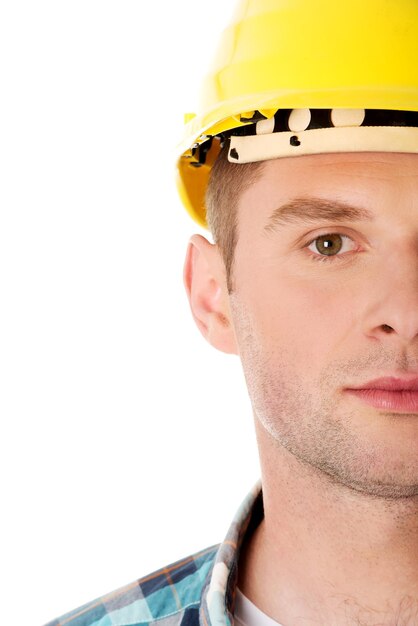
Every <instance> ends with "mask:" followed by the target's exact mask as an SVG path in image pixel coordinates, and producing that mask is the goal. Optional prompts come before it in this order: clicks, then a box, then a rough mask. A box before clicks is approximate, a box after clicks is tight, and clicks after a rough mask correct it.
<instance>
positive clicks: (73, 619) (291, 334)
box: [51, 0, 418, 626]
mask: <svg viewBox="0 0 418 626" xmlns="http://www.w3.org/2000/svg"><path fill="white" fill-rule="evenodd" d="M417 24H418V5H417V3H416V2H415V0H397V1H396V2H394V1H393V0H368V1H367V2H360V0H350V1H349V2H347V3H344V4H340V3H336V2H334V0H316V1H315V2H312V1H311V0H291V1H289V0H247V1H245V2H244V1H242V2H241V4H240V5H239V7H238V9H237V12H236V14H235V17H234V21H233V23H232V25H231V26H230V27H229V29H227V30H226V31H225V33H224V36H223V40H222V42H221V47H220V51H219V54H218V57H217V62H216V65H215V69H214V72H213V74H212V75H210V76H209V78H208V79H207V82H206V85H205V90H204V92H203V100H202V111H201V112H200V113H199V115H197V116H188V118H187V119H188V122H187V124H186V139H185V142H184V145H183V147H182V156H181V158H180V160H179V188H180V192H181V195H182V198H183V200H184V202H185V204H186V207H187V208H188V210H189V211H190V213H191V214H192V216H193V217H194V218H195V219H196V220H197V221H198V222H199V223H201V224H206V223H208V224H209V226H210V229H211V230H212V234H213V236H214V240H215V244H211V243H209V241H207V240H206V239H205V238H204V237H202V236H198V235H195V236H193V237H192V238H191V240H190V244H189V247H188V251H187V256H186V263H185V269H184V279H185V285H186V290H187V294H188V297H189V301H190V306H191V310H192V314H193V317H194V319H195V322H196V324H197V325H198V327H199V329H200V330H201V332H202V334H203V335H204V337H205V338H206V339H207V340H208V341H209V342H210V343H211V344H212V345H213V346H214V347H215V348H217V349H219V350H222V351H224V352H229V353H235V354H237V355H239V357H240V359H241V361H242V365H243V369H244V373H245V376H246V381H247V385H248V390H249V394H250V397H251V401H252V405H253V410H254V418H255V426H256V434H257V441H258V446H259V453H260V462H261V470H262V479H261V485H256V486H255V488H254V489H253V491H252V492H251V493H250V494H249V496H248V498H247V499H246V501H245V502H244V503H243V505H242V507H241V509H240V510H239V511H238V513H237V516H236V519H235V520H234V521H233V523H232V525H231V528H230V530H229V532H228V534H227V537H226V539H225V541H224V542H223V543H222V544H220V545H219V546H214V547H211V548H208V549H206V550H204V551H202V552H199V553H198V554H195V555H193V556H191V557H189V558H186V559H184V560H182V561H179V562H178V563H175V564H173V565H171V566H168V567H165V568H163V569H161V570H159V571H158V572H155V573H153V574H151V575H149V576H146V577H144V578H142V579H140V580H139V581H135V582H134V583H132V584H131V585H128V586H127V587H124V588H123V589H120V590H118V591H116V592H113V593H111V594H109V595H108V596H105V597H103V598H100V599H98V600H96V601H95V602H92V603H90V604H89V605H86V606H85V607H81V608H80V609H78V610H76V611H74V612H73V613H71V614H69V615H67V616H64V617H63V618H61V619H60V620H56V621H55V622H51V625H52V624H54V625H58V624H62V625H63V624H66V625H71V626H76V625H77V626H81V625H84V626H87V625H89V626H93V625H94V626H108V625H109V626H110V625H118V626H123V625H128V624H131V625H133V624H158V625H159V626H172V625H174V624H181V625H183V626H185V625H195V624H201V625H202V626H209V625H215V624H216V625H226V624H232V623H234V622H235V623H237V624H245V625H247V626H249V625H264V624H266V625H267V624H270V625H273V624H279V625H282V626H302V625H303V626H313V625H321V626H343V625H345V624H362V625H366V626H372V625H376V624H382V625H384V626H395V625H400V624H402V625H403V626H417V625H418V156H417V154H418V114H417V111H418V76H417V68H418V58H417V57H418V54H417V47H418V46H417V41H418V32H417ZM209 175H210V178H209ZM231 445H239V441H237V442H231ZM232 488H233V486H232Z"/></svg>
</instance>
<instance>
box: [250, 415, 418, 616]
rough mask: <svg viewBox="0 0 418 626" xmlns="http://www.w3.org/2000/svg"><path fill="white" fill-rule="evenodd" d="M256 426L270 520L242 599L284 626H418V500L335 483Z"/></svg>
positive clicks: (254, 547)
mask: <svg viewBox="0 0 418 626" xmlns="http://www.w3.org/2000/svg"><path fill="white" fill-rule="evenodd" d="M256 427H257V438H258V443H259V448H260V457H261V469H262V483H263V501H264V511H265V518H264V520H263V522H262V523H261V524H260V526H259V527H258V528H257V529H256V531H255V533H254V535H253V537H252V539H251V540H250V541H249V543H248V545H247V546H246V548H245V549H244V551H243V553H242V558H241V561H240V568H239V583H238V584H239V586H240V588H241V589H242V591H243V592H244V593H245V594H246V595H247V596H248V597H249V599H250V600H252V602H254V604H256V605H257V606H258V607H259V608H260V609H261V610H262V611H263V612H265V613H267V615H270V616H271V617H272V618H273V619H275V620H276V621H278V622H279V623H281V624H283V625H284V626H288V624H289V625H290V624H291V625H292V626H293V625H295V626H296V625H297V626H299V624H300V626H302V625H303V626H311V625H312V626H313V625H314V624H315V626H318V625H321V626H336V625H338V626H339V625H340V624H341V626H342V625H343V624H344V625H345V624H350V625H351V624H353V625H355V624H362V625H364V626H369V625H370V626H372V625H373V626H374V625H375V624H379V625H382V626H395V625H398V624H402V626H416V625H417V624H418V498H417V497H415V498H400V499H388V498H386V499H385V498H378V497H370V496H369V495H367V494H365V493H361V492H357V491H354V490H353V489H351V488H347V487H345V486H343V485H340V484H336V483H335V482H333V481H332V480H331V479H330V478H329V477H327V476H326V475H324V473H323V472H320V471H319V470H316V469H315V468H312V467H311V466H307V465H306V464H304V463H302V462H301V461H299V460H298V459H296V458H295V457H294V456H293V455H292V454H291V453H289V452H288V451H287V450H286V449H284V448H282V447H281V446H279V445H278V444H277V443H276V442H275V441H274V440H272V438H271V437H270V435H268V434H267V433H266V431H265V430H264V429H263V428H262V427H261V426H260V425H259V424H257V425H256ZM298 620H299V621H298ZM408 620H409V621H408Z"/></svg>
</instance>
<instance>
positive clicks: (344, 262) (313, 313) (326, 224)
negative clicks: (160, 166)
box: [230, 153, 418, 498]
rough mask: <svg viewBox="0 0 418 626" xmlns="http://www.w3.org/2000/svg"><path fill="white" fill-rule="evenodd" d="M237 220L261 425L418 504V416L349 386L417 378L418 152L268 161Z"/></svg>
mask: <svg viewBox="0 0 418 626" xmlns="http://www.w3.org/2000/svg"><path fill="white" fill-rule="evenodd" d="M336 209H338V213H339V214H340V215H339V216H338V215H336V211H335V210H336ZM331 210H332V211H333V212H334V215H333V216H329V213H330V211H331ZM274 211H276V225H275V227H270V228H268V229H266V228H265V227H266V225H267V224H268V223H269V221H270V220H271V215H272V214H273V212H274ZM320 212H321V213H322V214H323V216H322V217H317V216H318V215H319V213H320ZM306 213H309V215H310V217H309V218H308V217H304V215H306ZM357 213H358V215H357ZM366 214H367V215H366ZM350 215H351V219H349V216H350ZM286 218H287V219H286ZM238 224H239V227H238V243H237V248H236V251H235V261H234V286H235V290H234V292H233V293H232V294H231V300H230V303H231V310H232V315H233V322H234V326H235V333H236V337H237V341H238V345H239V351H240V357H241V359H242V363H243V368H244V373H245V376H246V379H247V384H248V388H249V392H250V396H251V400H252V403H253V408H254V411H255V415H256V418H257V419H258V420H259V421H260V423H261V424H262V425H263V426H264V428H265V429H266V430H267V431H268V433H269V434H270V436H271V437H272V438H273V439H274V440H275V442H277V445H278V447H279V448H280V446H284V447H285V448H286V449H287V450H288V451H290V452H291V453H292V454H293V455H295V456H296V457H298V458H299V459H300V460H301V461H302V462H304V463H307V464H309V465H311V466H314V467H316V468H318V469H320V470H322V471H323V472H325V473H326V474H328V475H330V476H331V477H333V478H334V479H335V480H336V481H337V482H338V483H342V484H345V485H347V486H350V487H351V488H353V489H355V490H358V491H363V492H367V493H369V494H374V495H376V496H383V497H388V498H391V497H393V498H398V497H405V496H411V495H418V409H414V410H413V411H411V412H409V413H408V412H406V411H405V410H394V409H393V408H391V409H385V408H376V407H374V406H370V405H369V404H366V402H365V401H363V400H362V399H360V398H358V397H356V396H353V395H351V394H350V393H348V392H347V391H345V389H347V388H353V387H360V386H362V385H364V384H365V383H367V382H368V381H371V380H373V379H376V378H380V377H383V376H396V377H398V378H399V377H405V376H406V377H409V378H410V377H411V376H412V374H414V375H416V376H417V377H418V157H417V156H416V155H406V154H393V153H387V154H383V153H379V154H377V153H369V154H366V153H364V154H338V155H315V156H304V157H297V158H287V159H278V160H275V161H268V162H266V163H265V165H264V170H263V173H262V175H261V176H260V178H259V180H258V181H257V182H256V183H255V184H254V185H252V186H251V187H250V188H249V189H248V190H247V191H246V192H245V193H244V194H243V195H242V198H241V200H240V204H239V214H238ZM325 235H332V237H330V238H327V237H324V236H325ZM321 237H322V239H321ZM318 238H320V239H318ZM311 242H312V243H311ZM327 252H328V255H327V254H326V253H327Z"/></svg>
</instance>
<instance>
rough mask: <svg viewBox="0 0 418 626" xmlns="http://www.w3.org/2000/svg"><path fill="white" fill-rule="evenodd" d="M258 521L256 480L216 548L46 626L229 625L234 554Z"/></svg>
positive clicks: (260, 503)
mask: <svg viewBox="0 0 418 626" xmlns="http://www.w3.org/2000/svg"><path fill="white" fill-rule="evenodd" d="M262 518H263V500H262V491H261V483H260V481H258V482H257V484H256V485H255V486H254V487H253V489H252V490H251V492H250V493H249V494H248V496H247V497H246V499H245V500H244V502H243V503H242V505H241V506H240V508H239V510H238V511H237V514H236V515H235V518H234V520H233V522H232V524H231V526H230V528H229V531H228V533H227V535H226V537H225V540H224V541H223V542H222V543H221V544H218V545H215V546H212V547H210V548H207V549H206V550H202V551H201V552H197V553H196V554H193V555H192V556H189V557H187V558H185V559H182V560H180V561H176V562H175V563H172V564H171V565H168V566H166V567H163V568H161V569H159V570H157V571H156V572H154V573H152V574H149V575H148V576H144V577H143V578H140V579H139V580H136V581H134V582H133V583H131V584H129V585H126V586H124V587H121V588H120V589H118V590H116V591H113V592H112V593H109V594H107V595H105V596H102V597H101V598H98V599H97V600H94V601H93V602H89V603H88V604H85V605H84V606H81V607H80V608H78V609H76V610H75V611H71V612H70V613H67V614H66V615H63V616H62V617H60V618H59V619H56V620H53V621H52V622H49V623H48V624H46V625H45V626H157V625H158V626H215V625H216V626H232V624H233V614H234V603H235V589H236V585H237V580H238V557H239V552H240V549H241V546H242V544H243V542H244V538H245V535H246V533H247V532H248V533H249V532H252V530H253V529H254V528H255V527H256V526H257V525H258V524H259V523H260V521H261V519H262Z"/></svg>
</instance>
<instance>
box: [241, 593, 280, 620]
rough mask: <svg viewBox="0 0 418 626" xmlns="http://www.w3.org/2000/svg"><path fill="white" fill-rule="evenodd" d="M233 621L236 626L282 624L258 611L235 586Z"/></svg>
mask: <svg viewBox="0 0 418 626" xmlns="http://www.w3.org/2000/svg"><path fill="white" fill-rule="evenodd" d="M234 622H235V624H237V626H282V625H281V624H279V622H275V621H274V619H271V617H269V616H268V615H266V614H265V613H263V612H262V611H260V609H259V608H257V607H256V606H255V604H253V603H252V602H251V600H249V599H248V598H247V597H246V596H244V594H243V593H242V592H241V591H240V590H239V589H238V587H237V588H236V596H235V612H234Z"/></svg>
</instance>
